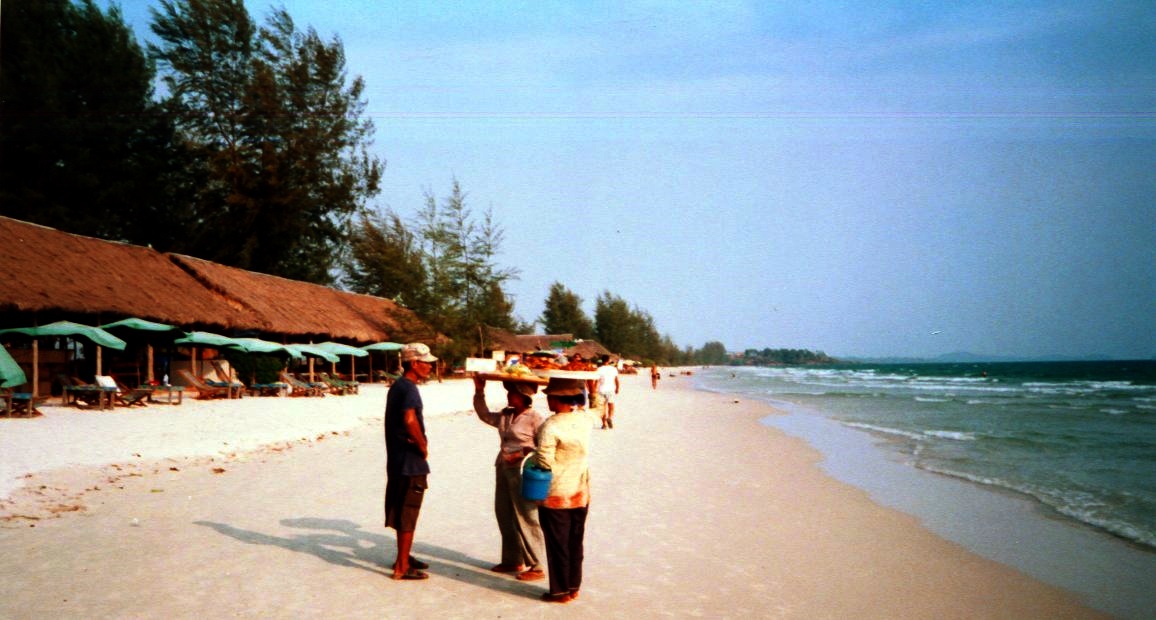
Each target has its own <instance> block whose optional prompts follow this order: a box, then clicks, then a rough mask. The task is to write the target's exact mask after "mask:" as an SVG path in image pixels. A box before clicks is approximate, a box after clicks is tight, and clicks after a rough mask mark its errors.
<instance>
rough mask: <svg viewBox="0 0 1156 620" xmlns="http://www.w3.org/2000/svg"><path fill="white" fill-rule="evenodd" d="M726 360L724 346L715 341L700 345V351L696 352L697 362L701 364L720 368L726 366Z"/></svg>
mask: <svg viewBox="0 0 1156 620" xmlns="http://www.w3.org/2000/svg"><path fill="white" fill-rule="evenodd" d="M728 359H729V357H728V355H727V348H726V346H725V345H723V343H721V342H719V341H717V340H712V341H710V342H708V343H706V344H704V345H702V350H700V351H699V352H698V361H699V363H701V364H707V365H711V366H721V365H723V364H726V363H727V361H728Z"/></svg>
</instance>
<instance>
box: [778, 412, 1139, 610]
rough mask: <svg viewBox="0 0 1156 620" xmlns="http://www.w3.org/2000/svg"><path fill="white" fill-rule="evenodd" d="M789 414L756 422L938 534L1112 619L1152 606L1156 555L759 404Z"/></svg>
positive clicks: (866, 437)
mask: <svg viewBox="0 0 1156 620" xmlns="http://www.w3.org/2000/svg"><path fill="white" fill-rule="evenodd" d="M767 402H769V403H770V404H772V405H773V406H775V407H777V408H780V409H783V410H785V411H787V412H788V413H789V415H788V416H787V417H782V416H772V417H768V418H765V419H764V420H763V423H764V424H768V425H769V426H772V427H774V428H777V429H779V430H782V431H784V432H786V433H787V434H789V435H791V436H793V437H799V438H801V439H803V440H804V441H806V442H807V443H808V445H810V446H812V447H814V448H815V449H816V450H819V451H820V452H821V453H822V454H823V455H824V460H823V462H822V463H821V465H820V466H821V467H822V469H823V471H824V472H826V473H827V474H828V475H830V476H832V477H834V478H835V479H837V480H840V481H842V482H845V483H847V484H851V485H853V486H855V487H857V488H859V489H862V490H863V491H865V492H866V493H868V494H869V495H870V497H871V499H872V500H873V501H875V502H876V503H878V504H880V505H882V506H887V507H891V508H894V509H896V510H900V511H902V512H904V513H906V514H909V515H912V516H914V517H916V518H917V519H919V522H920V524H921V525H922V526H923V527H926V528H927V529H929V530H930V531H932V532H934V533H935V534H937V535H939V536H941V537H943V538H944V539H946V540H950V541H952V542H955V543H958V544H960V545H963V546H964V547H965V548H967V549H968V550H970V551H972V552H974V553H976V554H979V555H981V556H983V557H985V558H988V559H991V560H995V561H997V562H1000V563H1001V564H1005V565H1007V566H1010V567H1013V568H1016V569H1017V570H1020V571H1023V572H1024V573H1026V574H1028V575H1031V576H1033V577H1036V578H1038V579H1040V580H1042V581H1044V582H1046V583H1050V584H1053V585H1055V586H1058V587H1061V588H1064V589H1065V590H1068V591H1071V592H1075V593H1078V594H1080V595H1082V596H1084V597H1087V600H1088V601H1089V602H1090V603H1091V604H1093V605H1094V606H1095V607H1096V608H1098V609H1102V610H1104V611H1106V612H1109V613H1112V614H1113V615H1114V616H1117V617H1121V618H1143V617H1145V616H1146V615H1147V614H1148V613H1149V612H1150V610H1152V609H1154V608H1156V591H1153V590H1152V588H1151V578H1150V577H1149V576H1150V575H1153V574H1156V553H1153V552H1152V551H1151V550H1150V549H1147V548H1144V547H1143V546H1141V545H1139V544H1137V543H1134V542H1132V541H1129V540H1127V539H1123V538H1120V537H1116V536H1113V535H1112V534H1110V533H1108V532H1105V531H1102V530H1099V529H1096V528H1095V527H1093V526H1090V525H1088V524H1085V523H1083V522H1080V521H1078V520H1075V519H1072V518H1070V517H1067V516H1064V515H1062V514H1060V513H1058V512H1056V511H1054V510H1052V509H1050V508H1049V507H1047V506H1046V505H1044V504H1041V503H1040V502H1038V501H1037V500H1035V499H1034V498H1032V497H1031V496H1028V495H1024V494H1021V493H1017V492H1015V491H1012V490H1009V489H1003V488H999V487H995V488H992V487H988V486H985V485H982V484H979V483H976V482H973V481H970V480H966V479H962V478H957V477H953V476H949V475H944V474H939V473H936V472H931V471H926V470H922V469H918V468H916V467H913V466H912V465H911V464H910V463H907V462H904V461H903V460H902V459H901V458H900V456H899V455H898V454H897V453H896V452H894V451H891V450H889V449H888V448H887V447H886V440H885V439H883V438H880V437H878V436H875V435H873V434H871V433H870V432H867V431H862V430H857V429H853V428H849V427H846V426H843V425H841V424H839V422H837V421H836V420H834V419H832V418H829V417H827V416H826V415H825V414H823V413H821V412H817V411H814V410H812V409H808V408H806V407H803V406H801V405H796V404H794V403H789V402H784V401H777V400H768V401H767Z"/></svg>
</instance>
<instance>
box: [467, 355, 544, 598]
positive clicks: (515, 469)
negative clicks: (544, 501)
mask: <svg viewBox="0 0 1156 620" xmlns="http://www.w3.org/2000/svg"><path fill="white" fill-rule="evenodd" d="M502 385H503V386H504V387H505V388H506V403H507V405H508V406H507V407H506V408H504V409H502V410H501V411H497V412H494V411H490V409H489V407H488V406H487V405H486V394H485V389H486V380H485V379H483V378H481V377H474V411H475V412H476V413H477V414H478V419H479V420H481V421H482V422H485V423H486V424H489V425H490V426H493V427H494V428H497V429H498V439H499V440H500V442H501V447H500V449H499V451H498V458H497V460H496V461H495V463H494V471H495V482H494V516H495V517H497V519H498V531H499V532H501V535H502V561H501V563H499V564H498V565H496V566H494V567H493V568H492V569H490V570H493V571H494V572H498V573H517V578H518V579H519V580H520V581H536V580H538V579H542V578H544V577H545V574H544V573H543V571H542V569H543V564H544V562H545V560H546V554H545V542H544V540H543V536H542V526H541V525H539V524H538V506H537V504H536V503H534V502H532V501H530V500H527V499H524V498H523V497H522V492H521V488H522V472H521V465H522V459H523V458H524V457H525V456H526V455H528V454H530V453H531V452H533V451H534V437H535V436H536V435H537V433H538V428H539V427H540V426H541V425H542V421H543V416H542V414H540V413H538V412H537V411H534V409H533V408H532V407H531V406H532V405H533V402H534V394H535V393H537V391H538V386H537V385H535V384H533V383H524V382H516V381H504V382H503V383H502Z"/></svg>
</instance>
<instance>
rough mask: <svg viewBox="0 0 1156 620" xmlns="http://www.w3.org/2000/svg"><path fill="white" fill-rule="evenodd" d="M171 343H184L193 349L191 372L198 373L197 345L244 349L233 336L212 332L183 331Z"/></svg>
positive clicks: (212, 347)
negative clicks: (182, 335)
mask: <svg viewBox="0 0 1156 620" xmlns="http://www.w3.org/2000/svg"><path fill="white" fill-rule="evenodd" d="M173 344H178V345H185V346H188V347H192V349H193V373H194V374H196V375H200V374H201V373H200V369H199V368H198V367H197V347H209V348H210V349H234V350H237V351H244V350H245V347H244V345H243V344H241V343H240V342H237V340H236V339H235V338H230V337H228V336H222V335H220V334H214V333H212V332H185V337H184V338H177V339H176V340H174V341H173Z"/></svg>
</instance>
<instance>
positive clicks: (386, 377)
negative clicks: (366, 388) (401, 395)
mask: <svg viewBox="0 0 1156 620" xmlns="http://www.w3.org/2000/svg"><path fill="white" fill-rule="evenodd" d="M373 376H374V377H375V378H376V379H377V380H378V381H381V382H383V383H385V384H386V385H393V382H394V381H397V378H398V377H400V376H401V375H391V374H389V373H388V372H385V371H384V370H375V371H373Z"/></svg>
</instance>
